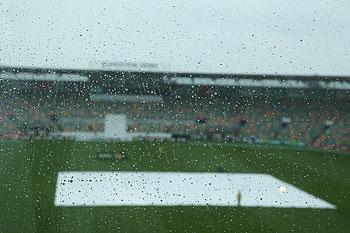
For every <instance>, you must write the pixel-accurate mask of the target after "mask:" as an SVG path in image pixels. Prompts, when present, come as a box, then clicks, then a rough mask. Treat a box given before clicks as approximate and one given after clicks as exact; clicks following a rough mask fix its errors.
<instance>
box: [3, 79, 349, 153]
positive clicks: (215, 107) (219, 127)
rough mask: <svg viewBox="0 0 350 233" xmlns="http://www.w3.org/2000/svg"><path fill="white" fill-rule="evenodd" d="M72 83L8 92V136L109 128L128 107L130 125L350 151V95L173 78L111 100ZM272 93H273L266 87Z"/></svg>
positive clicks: (5, 105) (139, 128)
mask: <svg viewBox="0 0 350 233" xmlns="http://www.w3.org/2000/svg"><path fill="white" fill-rule="evenodd" d="M112 83H113V82H107V84H106V83H104V84H103V85H104V86H107V87H108V88H109V89H112V90H114V92H115V93H120V92H121V93H122V94H123V95H125V94H128V95H129V96H138V95H139V94H140V93H136V94H135V92H136V91H137V90H132V89H130V90H126V91H125V88H124V89H123V90H122V91H118V89H117V88H114V87H113V86H112ZM71 85H72V84H70V83H63V85H60V86H59V87H52V86H50V85H48V84H46V85H44V87H43V85H42V84H41V85H37V84H31V85H29V86H30V88H23V85H22V88H13V89H11V91H8V92H7V93H5V92H3V93H2V94H1V99H2V101H1V103H0V123H1V124H0V125H1V126H0V136H1V137H2V138H28V137H48V138H50V136H51V132H74V131H81V132H86V131H88V132H101V131H103V129H104V116H105V115H106V114H117V113H118V114H120V113H123V114H126V116H127V119H128V130H129V131H130V132H167V133H171V134H173V135H178V136H184V137H187V138H191V139H193V140H226V141H244V142H250V143H270V144H288V145H296V146H307V147H312V148H321V149H332V150H350V130H349V129H350V112H349V111H350V107H349V99H348V98H337V97H327V98H324V99H322V98H313V97H312V94H311V95H309V94H308V95H305V94H303V95H299V96H298V95H297V96H286V95H284V94H281V93H279V91H278V90H277V91H271V90H270V89H268V88H262V89H260V92H259V93H260V94H259V93H256V90H255V89H248V90H246V91H245V92H238V93H236V91H231V90H227V88H226V89H225V88H223V89H220V88H210V87H209V88H208V87H202V86H199V87H193V86H189V87H188V86H183V85H173V86H171V87H170V88H169V87H168V89H171V91H169V90H167V89H166V90H165V91H163V92H162V93H159V96H161V101H155V102H154V101H120V100H119V101H108V100H96V99H95V98H92V94H95V93H94V92H93V90H92V89H93V88H92V87H91V85H85V86H75V87H74V88H71ZM24 86H26V87H28V85H24ZM113 88H114V89H113ZM148 92H149V89H148V90H146V91H144V93H141V94H148ZM265 92H269V94H268V95H266V94H261V93H265ZM103 93H104V94H105V93H107V94H108V91H105V92H103ZM242 93H243V94H242ZM317 96H322V95H319V94H318V95H317Z"/></svg>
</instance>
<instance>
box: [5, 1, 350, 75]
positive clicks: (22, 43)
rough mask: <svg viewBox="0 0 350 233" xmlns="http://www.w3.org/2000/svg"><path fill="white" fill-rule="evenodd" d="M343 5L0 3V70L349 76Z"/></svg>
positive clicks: (349, 4) (346, 6)
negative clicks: (135, 67)
mask: <svg viewBox="0 0 350 233" xmlns="http://www.w3.org/2000/svg"><path fill="white" fill-rule="evenodd" d="M349 12H350V1H348V0H344V1H339V0H334V1H331V0H303V1H298V0H293V1H292V0H222V1H220V0H187V1H184V0H172V1H171V0H170V1H165V0H138V1H137V0H103V1H102V0H46V1H42V0H28V1H23V0H22V1H20V0H1V2H0V26H1V33H0V65H9V66H25V67H49V68H79V69H80V68H82V69H94V68H100V67H101V62H102V61H113V62H120V61H132V62H152V63H158V64H160V67H159V69H163V70H168V71H177V72H181V71H182V72H184V71H190V72H214V73H260V74H261V73H265V74H270V73H279V74H312V75H313V74H323V75H324V74H331V75H350V13H349Z"/></svg>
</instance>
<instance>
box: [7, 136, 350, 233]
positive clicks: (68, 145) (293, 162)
mask: <svg viewBox="0 0 350 233" xmlns="http://www.w3.org/2000/svg"><path fill="white" fill-rule="evenodd" d="M160 144H162V146H163V147H164V151H165V156H159V146H160ZM122 149H123V150H125V151H126V153H127V155H128V160H127V161H101V160H96V154H97V153H98V152H108V151H114V150H122ZM0 157H1V158H0V189H1V190H0V200H1V205H0V232H1V233H3V232H4V233H7V232H9V233H12V232H26V233H27V232H28V233H31V232H42V233H51V232H82V233H102V232H103V233H105V232H281V233H282V232H283V233H284V232H308V233H311V232H312V233H314V232H315V233H316V232H336V233H342V232H349V231H350V230H349V229H350V154H342V153H335V152H322V151H313V150H302V149H296V148H288V147H281V146H278V147H274V146H252V145H246V144H232V143H228V144H219V143H205V142H200V143H195V142H191V143H170V142H167V143H151V142H134V143H103V142H86V143H84V142H73V141H32V142H28V141H27V142H26V141H0ZM218 167H222V168H224V170H225V172H240V173H244V172H251V173H268V174H271V175H273V176H275V177H277V178H279V179H281V180H283V181H286V182H288V183H290V184H293V185H295V186H297V187H298V188H301V189H303V190H305V191H307V192H309V193H312V194H314V195H315V196H317V197H320V198H322V199H324V200H326V201H328V202H330V203H332V204H335V205H336V206H337V207H338V209H337V210H325V209H278V208H243V207H240V208H237V207H205V206H204V207H189V206H187V207H55V206H54V205H53V200H54V192H55V182H56V177H57V172H58V171H175V172H176V171H183V172H215V171H216V170H217V168H218Z"/></svg>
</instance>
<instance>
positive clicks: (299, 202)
mask: <svg viewBox="0 0 350 233" xmlns="http://www.w3.org/2000/svg"><path fill="white" fill-rule="evenodd" d="M237 192H240V193H241V205H242V206H245V207H280V208H320V209H321V208H328V209H335V208H336V207H335V206H334V205H332V204H330V203H328V202H326V201H324V200H321V199H319V198H317V197H315V196H313V195H311V194H309V193H307V192H304V191H303V190H300V189H298V188H296V187H295V186H293V185H290V184H288V183H285V182H283V181H281V180H279V179H277V178H275V177H273V176H271V175H268V174H250V173H243V174H237V173H182V172H60V173H59V174H58V178H57V185H56V194H55V201H54V202H55V205H56V206H206V205H209V206H237V204H238V203H237Z"/></svg>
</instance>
